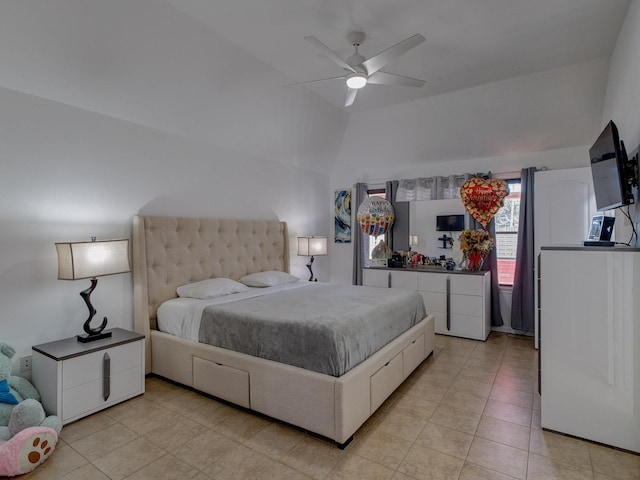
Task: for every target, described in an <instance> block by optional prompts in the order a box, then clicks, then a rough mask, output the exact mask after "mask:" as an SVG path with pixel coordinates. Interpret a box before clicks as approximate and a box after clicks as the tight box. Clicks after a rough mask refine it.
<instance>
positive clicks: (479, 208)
mask: <svg viewBox="0 0 640 480" xmlns="http://www.w3.org/2000/svg"><path fill="white" fill-rule="evenodd" d="M508 194H509V187H508V185H507V182H505V181H504V180H500V179H498V178H491V179H488V180H485V179H483V178H470V179H469V180H467V181H466V182H465V183H464V185H462V187H460V198H462V203H463V204H464V208H466V209H467V211H468V212H469V213H470V214H471V216H472V217H473V218H475V219H476V221H477V222H478V223H480V224H481V225H482V226H483V227H484V228H487V225H489V222H490V221H491V219H492V218H493V216H494V215H495V214H496V213H497V212H498V210H500V208H502V205H504V197H506V196H507V195H508Z"/></svg>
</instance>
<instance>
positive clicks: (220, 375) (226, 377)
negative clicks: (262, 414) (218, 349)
mask: <svg viewBox="0 0 640 480" xmlns="http://www.w3.org/2000/svg"><path fill="white" fill-rule="evenodd" d="M193 386H194V388H196V389H198V390H201V391H203V392H206V393H209V394H211V395H213V396H215V397H218V398H221V399H223V400H227V401H229V402H231V403H235V404H236V405H240V406H241V407H245V408H251V404H250V402H249V372H245V371H244V370H239V369H237V368H232V367H228V366H226V365H221V364H218V363H215V362H212V361H210V360H204V359H202V358H199V357H193Z"/></svg>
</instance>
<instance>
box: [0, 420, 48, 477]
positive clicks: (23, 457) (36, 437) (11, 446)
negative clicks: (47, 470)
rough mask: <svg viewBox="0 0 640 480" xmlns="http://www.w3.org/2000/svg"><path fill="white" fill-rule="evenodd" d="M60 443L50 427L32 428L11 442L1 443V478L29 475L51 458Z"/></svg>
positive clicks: (22, 432)
mask: <svg viewBox="0 0 640 480" xmlns="http://www.w3.org/2000/svg"><path fill="white" fill-rule="evenodd" d="M57 441H58V435H57V434H56V431H55V430H54V429H52V428H49V427H31V428H27V429H25V430H22V431H21V432H19V433H18V434H17V435H16V436H14V437H12V438H11V440H8V441H6V442H0V476H7V477H13V476H15V475H22V474H23V473H28V472H30V471H32V470H33V469H34V468H36V467H37V466H38V465H40V464H42V463H43V462H44V461H45V460H46V459H47V458H49V457H50V456H51V454H52V453H53V450H54V448H55V446H56V443H57Z"/></svg>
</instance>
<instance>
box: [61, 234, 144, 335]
mask: <svg viewBox="0 0 640 480" xmlns="http://www.w3.org/2000/svg"><path fill="white" fill-rule="evenodd" d="M56 250H57V252H58V280H81V279H85V278H89V279H91V286H90V287H89V288H87V289H86V290H83V291H82V292H80V296H81V297H82V299H83V300H84V302H85V303H86V304H87V308H88V309H89V318H87V320H86V321H85V322H84V331H85V332H86V334H85V335H78V336H77V339H78V341H80V342H93V341H95V340H99V339H101V338H107V337H110V336H111V332H105V331H104V329H105V327H106V326H107V317H104V319H103V320H102V323H101V324H100V326H99V327H93V328H92V327H91V320H92V319H93V316H94V315H95V314H96V309H95V308H93V305H91V293H92V292H93V291H94V290H95V288H96V285H98V278H97V277H103V276H105V275H114V274H117V273H127V272H130V271H131V265H130V263H129V239H128V238H127V239H122V240H101V241H96V237H91V241H90V242H66V243H56Z"/></svg>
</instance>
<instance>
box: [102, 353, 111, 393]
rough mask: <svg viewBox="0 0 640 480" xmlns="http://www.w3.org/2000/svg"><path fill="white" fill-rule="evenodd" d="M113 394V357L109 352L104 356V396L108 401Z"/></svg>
mask: <svg viewBox="0 0 640 480" xmlns="http://www.w3.org/2000/svg"><path fill="white" fill-rule="evenodd" d="M110 395H111V357H109V354H108V353H105V354H104V357H102V397H103V398H104V401H105V402H106V401H107V400H108V399H109V396H110Z"/></svg>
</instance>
